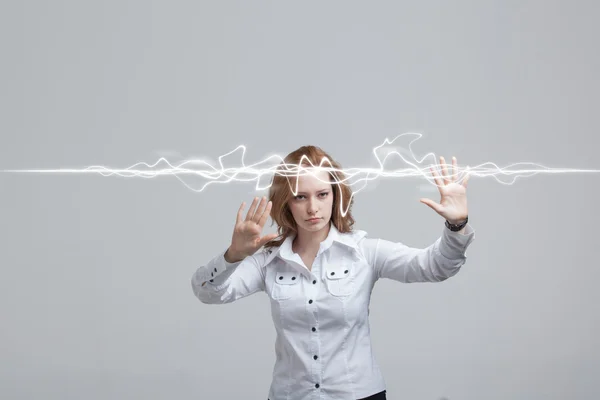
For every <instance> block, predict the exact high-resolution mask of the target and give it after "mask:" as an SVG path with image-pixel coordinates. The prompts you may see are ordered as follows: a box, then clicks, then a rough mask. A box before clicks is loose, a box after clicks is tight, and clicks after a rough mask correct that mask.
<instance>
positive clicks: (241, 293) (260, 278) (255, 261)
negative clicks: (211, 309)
mask: <svg viewBox="0 0 600 400" xmlns="http://www.w3.org/2000/svg"><path fill="white" fill-rule="evenodd" d="M226 251H227V250H224V251H222V252H221V253H219V255H217V256H216V257H214V258H213V259H212V260H210V261H209V262H208V263H207V264H206V265H202V266H200V267H199V268H198V269H197V270H196V272H194V274H193V275H192V280H191V281H192V282H191V283H192V290H193V291H194V295H195V296H196V297H197V298H198V299H199V300H200V301H201V302H202V303H205V304H225V303H231V302H233V301H235V300H238V299H241V298H243V297H246V296H249V295H251V294H253V293H256V292H258V291H264V290H265V278H264V274H263V269H262V268H261V262H262V263H264V259H265V258H266V257H265V254H264V253H257V254H253V255H251V256H248V257H246V258H244V259H243V260H242V261H238V262H235V263H230V262H227V261H226V260H225V252H226Z"/></svg>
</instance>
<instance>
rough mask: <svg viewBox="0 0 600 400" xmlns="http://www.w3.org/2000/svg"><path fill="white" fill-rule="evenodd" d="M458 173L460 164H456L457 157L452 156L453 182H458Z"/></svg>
mask: <svg viewBox="0 0 600 400" xmlns="http://www.w3.org/2000/svg"><path fill="white" fill-rule="evenodd" d="M457 174H458V166H457V165H456V157H454V156H452V179H450V180H451V181H452V182H456V175H457Z"/></svg>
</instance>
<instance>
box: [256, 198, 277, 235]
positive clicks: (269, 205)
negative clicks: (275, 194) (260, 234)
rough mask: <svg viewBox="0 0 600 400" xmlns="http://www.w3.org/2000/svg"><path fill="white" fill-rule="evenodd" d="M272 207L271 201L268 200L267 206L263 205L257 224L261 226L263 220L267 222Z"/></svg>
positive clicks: (263, 224) (263, 222)
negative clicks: (263, 209)
mask: <svg viewBox="0 0 600 400" xmlns="http://www.w3.org/2000/svg"><path fill="white" fill-rule="evenodd" d="M272 207H273V202H272V201H269V202H268V203H267V206H266V207H265V211H264V212H263V213H262V216H261V217H260V220H259V221H258V224H259V225H260V227H261V228H262V227H263V226H265V222H267V218H269V215H271V208H272Z"/></svg>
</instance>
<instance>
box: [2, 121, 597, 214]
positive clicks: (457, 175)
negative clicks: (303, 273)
mask: <svg viewBox="0 0 600 400" xmlns="http://www.w3.org/2000/svg"><path fill="white" fill-rule="evenodd" d="M421 137H422V134H420V133H410V132H409V133H403V134H401V135H398V136H396V137H395V138H394V139H392V140H389V139H388V138H385V140H384V141H383V143H382V144H380V145H379V146H376V147H374V148H373V154H374V156H375V159H376V160H377V164H378V167H372V168H348V169H336V168H333V166H332V164H331V163H330V161H329V160H328V159H327V158H323V159H322V160H321V161H320V163H319V164H318V165H314V164H312V162H311V161H310V160H309V159H308V158H306V156H303V157H302V159H301V161H300V163H299V164H287V163H284V158H283V157H281V156H279V155H271V156H269V157H267V158H265V159H263V160H261V161H259V162H257V163H254V164H250V165H245V162H244V157H245V155H246V147H245V146H244V145H240V146H238V147H236V148H235V149H234V150H232V151H230V152H229V153H226V154H223V155H221V156H220V157H219V161H218V164H219V165H218V167H215V166H213V165H211V164H210V163H209V162H207V161H203V160H186V161H183V162H181V163H179V164H177V165H173V164H171V163H170V162H169V161H168V160H167V159H166V158H164V157H161V158H159V159H158V160H157V161H156V162H155V163H154V164H148V163H146V162H139V163H136V164H134V165H132V166H130V167H128V168H125V169H113V168H107V167H104V166H90V167H87V168H84V169H65V168H63V169H30V170H4V171H3V172H21V173H66V174H100V175H102V176H105V177H109V176H119V177H123V178H146V179H151V178H157V177H160V176H174V177H175V178H177V179H178V180H179V181H180V182H182V183H183V184H184V185H185V186H186V187H187V188H188V189H190V190H192V191H194V192H202V191H204V190H205V189H206V188H207V187H208V186H209V185H211V184H217V183H220V184H225V183H230V182H232V181H234V182H252V181H256V187H255V188H256V190H264V189H268V188H269V187H270V186H271V184H272V179H265V177H267V178H269V177H271V176H273V175H280V176H285V177H288V178H290V177H292V178H295V179H293V181H295V186H294V187H292V184H291V183H290V190H292V192H293V194H294V195H296V194H297V193H298V179H296V178H298V177H300V176H305V175H312V176H314V177H316V178H317V179H319V178H318V176H316V174H317V173H318V172H320V171H328V172H329V171H335V172H341V173H342V174H343V176H344V179H342V180H335V181H333V182H330V183H331V184H343V185H348V186H351V188H352V195H351V196H352V197H353V196H355V195H356V194H358V193H359V192H360V191H361V190H362V189H364V188H365V187H366V185H367V184H368V182H369V181H372V180H374V179H378V178H382V177H384V178H402V177H415V176H416V177H418V176H421V177H423V178H425V179H427V180H428V181H429V183H431V184H432V185H434V186H438V185H437V184H436V182H435V179H434V177H433V176H432V175H431V171H430V167H433V168H434V169H435V170H436V171H438V175H439V176H440V178H441V179H443V177H442V175H441V174H440V172H439V170H438V169H439V168H441V167H446V169H447V170H448V172H449V178H451V179H452V180H455V182H457V183H459V184H460V183H462V182H463V181H464V179H466V177H467V176H469V178H471V177H473V176H476V177H480V178H485V177H492V178H493V179H495V180H496V181H497V182H499V183H501V184H504V185H512V184H513V183H515V182H516V180H517V179H518V178H522V177H530V176H533V175H537V174H541V173H545V174H563V173H597V172H600V170H582V169H568V168H549V167H545V166H543V165H540V164H535V163H529V162H522V163H515V164H511V165H508V166H507V167H504V168H500V167H498V166H497V165H496V164H494V163H492V162H485V163H483V164H479V165H477V166H474V167H470V166H467V167H465V168H461V167H460V166H457V167H456V168H453V167H452V165H451V164H440V163H438V162H437V157H436V155H435V154H434V153H432V152H429V153H427V154H426V155H425V156H423V157H422V158H421V159H418V158H417V157H415V155H414V152H413V150H412V144H413V143H414V142H416V141H417V140H419V139H420V138H421ZM407 138H412V140H410V142H408V149H406V148H404V147H401V146H399V145H394V143H395V142H396V141H397V140H398V139H403V140H402V141H403V142H404V141H406V140H407ZM240 150H241V164H242V166H241V167H235V168H231V167H229V168H228V167H226V166H225V163H224V159H225V158H227V157H230V156H231V155H233V154H235V153H238V152H239V151H240ZM405 156H406V157H405ZM391 157H398V158H399V159H400V160H401V161H402V162H403V163H404V164H406V165H407V166H406V167H405V168H399V169H391V170H387V169H386V167H385V164H386V161H387V160H388V159H390V158H391ZM427 158H430V159H432V160H433V162H432V163H429V164H425V160H426V159H427ZM269 164H272V165H269ZM303 164H309V165H310V166H304V165H303ZM190 176H191V177H201V178H204V179H206V180H207V182H206V183H204V184H203V185H202V186H201V187H200V188H194V187H192V186H191V185H190V184H189V183H187V182H186V181H185V180H184V179H183V178H182V177H190ZM265 180H266V181H268V183H267V184H266V185H264V186H261V182H264V181H265ZM319 180H320V179H319ZM288 182H291V180H290V179H288ZM327 183H329V182H327ZM358 186H359V187H358ZM352 197H351V198H350V199H352ZM349 204H350V201H348V202H347V205H348V206H349ZM340 209H341V210H342V214H343V215H346V213H347V211H348V210H347V208H346V209H344V208H343V199H342V198H341V197H340Z"/></svg>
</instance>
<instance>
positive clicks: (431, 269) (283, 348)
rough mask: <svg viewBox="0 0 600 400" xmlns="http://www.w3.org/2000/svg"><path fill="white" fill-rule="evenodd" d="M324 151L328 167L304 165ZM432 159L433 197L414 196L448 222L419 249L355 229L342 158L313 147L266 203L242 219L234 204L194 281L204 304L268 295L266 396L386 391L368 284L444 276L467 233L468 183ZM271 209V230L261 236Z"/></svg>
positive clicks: (378, 394)
mask: <svg viewBox="0 0 600 400" xmlns="http://www.w3.org/2000/svg"><path fill="white" fill-rule="evenodd" d="M324 157H326V158H327V160H326V161H325V162H330V165H331V167H327V166H324V167H323V168H320V169H318V168H312V167H314V166H318V165H320V164H321V160H322V159H324ZM440 162H441V164H442V168H441V169H442V175H443V177H442V178H440V177H439V175H438V174H437V173H436V172H435V170H433V169H431V173H432V174H433V176H434V179H435V181H436V184H437V186H438V188H439V191H440V194H441V201H440V204H437V203H435V202H433V201H432V200H429V199H421V200H420V201H421V202H422V203H424V204H427V205H428V206H429V207H431V208H432V209H433V210H435V211H436V212H437V213H438V214H440V215H441V216H442V217H444V218H445V219H446V227H444V228H443V233H442V235H441V237H440V238H439V239H438V240H436V242H435V243H433V244H432V245H430V246H429V247H427V248H425V249H418V248H411V247H408V246H406V245H404V244H402V243H394V242H390V241H387V240H384V239H377V238H369V237H367V236H366V232H364V231H360V230H353V229H352V225H353V224H354V219H353V218H352V214H351V212H350V206H351V205H352V196H351V194H352V193H351V189H350V187H349V186H348V185H345V184H343V183H340V182H343V181H344V179H345V176H344V175H343V174H342V173H341V172H340V170H341V167H340V165H339V164H338V163H337V162H335V161H333V160H332V158H331V157H330V156H329V155H328V154H327V153H325V152H324V151H323V150H321V149H320V148H318V147H315V146H303V147H300V148H299V149H298V150H296V151H294V152H292V153H290V154H289V155H288V156H287V157H286V158H285V159H284V162H283V164H282V165H280V166H279V167H278V172H276V173H275V176H274V178H273V182H272V185H271V187H270V190H269V201H268V202H267V199H266V198H265V197H263V198H262V199H261V201H260V203H259V202H258V198H255V199H254V201H253V202H252V204H251V206H250V208H249V210H248V213H247V214H246V217H245V219H244V218H243V211H244V206H245V203H242V204H241V206H240V208H239V210H238V213H237V220H236V224H235V228H234V231H233V236H232V239H231V245H230V246H229V247H228V248H227V250H225V251H223V252H221V253H220V254H219V255H217V256H216V257H215V258H213V259H212V260H211V261H210V262H209V263H208V264H206V265H204V266H201V267H200V268H198V270H197V271H196V272H195V273H194V275H193V277H192V288H193V291H194V294H195V295H196V297H198V299H200V301H201V302H203V303H207V304H223V303H229V302H232V301H235V300H238V299H241V298H243V297H246V296H248V295H250V294H253V293H256V292H259V291H264V292H266V293H267V295H268V296H269V298H270V300H271V311H272V316H273V322H274V324H275V329H276V332H277V336H276V343H275V348H276V362H275V368H274V371H273V378H272V383H271V387H270V390H269V399H270V400H283V399H286V400H296V399H298V400H300V399H311V398H315V399H336V400H339V399H352V400H356V399H385V398H386V387H385V382H384V379H383V376H382V373H381V371H380V370H379V367H378V365H377V362H376V360H375V359H374V357H373V353H372V347H371V339H370V328H369V321H368V317H369V303H370V297H371V291H372V290H373V286H374V284H375V282H376V281H377V280H378V279H379V278H390V279H394V280H397V281H400V282H440V281H443V280H445V279H447V278H449V277H451V276H453V275H454V274H456V273H457V272H458V270H459V269H460V267H461V266H462V265H463V264H464V263H465V261H466V256H465V251H466V249H467V247H468V246H469V244H470V243H471V241H472V240H473V239H474V231H473V229H472V228H471V226H470V225H468V224H467V221H468V218H467V198H466V186H467V185H466V183H467V180H466V179H465V180H464V182H463V183H462V184H460V183H458V182H457V181H456V175H457V170H456V168H457V167H456V159H455V158H453V160H452V168H453V170H454V173H453V174H448V171H447V168H446V166H445V162H444V158H443V157H440ZM290 164H293V165H295V166H302V167H305V168H306V169H305V170H306V171H310V173H307V174H300V176H299V178H298V180H297V181H296V179H295V178H296V177H295V176H294V175H295V173H289V172H287V171H286V169H285V168H287V166H289V165H290ZM284 166H285V168H284ZM326 169H328V170H326ZM317 170H318V171H319V172H315V171H317ZM467 178H468V177H467ZM296 185H297V186H296ZM294 192H296V194H294ZM342 211H344V212H342ZM269 216H271V218H272V219H273V221H274V222H275V223H277V225H278V229H277V232H278V233H277V234H271V235H265V236H261V235H262V229H263V226H264V225H265V222H266V221H267V218H268V217H269ZM263 246H264V249H263V250H261V251H258V250H259V249H260V248H261V247H263Z"/></svg>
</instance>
